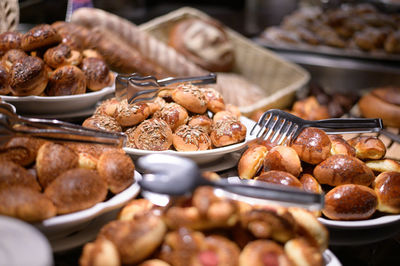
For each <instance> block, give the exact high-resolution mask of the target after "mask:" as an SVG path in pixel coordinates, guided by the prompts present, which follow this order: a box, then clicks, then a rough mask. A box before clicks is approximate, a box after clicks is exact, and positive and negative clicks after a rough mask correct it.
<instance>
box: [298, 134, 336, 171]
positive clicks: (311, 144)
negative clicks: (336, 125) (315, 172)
mask: <svg viewBox="0 0 400 266" xmlns="http://www.w3.org/2000/svg"><path fill="white" fill-rule="evenodd" d="M291 147H292V148H293V149H295V151H296V152H297V154H298V155H299V157H300V159H301V160H302V161H304V162H306V163H310V164H319V163H320V162H322V161H323V160H325V159H326V158H328V157H329V155H330V150H331V141H330V139H329V137H328V135H327V134H326V133H325V132H324V131H322V130H321V129H318V128H311V127H309V128H305V129H304V130H303V131H302V132H301V133H300V134H299V136H298V137H297V138H296V139H295V140H294V141H293V143H292V145H291Z"/></svg>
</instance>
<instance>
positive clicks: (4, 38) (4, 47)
mask: <svg viewBox="0 0 400 266" xmlns="http://www.w3.org/2000/svg"><path fill="white" fill-rule="evenodd" d="M21 39H22V33H20V32H17V31H7V32H3V33H2V34H0V56H2V55H3V54H4V53H5V52H7V51H8V50H11V49H19V48H21Z"/></svg>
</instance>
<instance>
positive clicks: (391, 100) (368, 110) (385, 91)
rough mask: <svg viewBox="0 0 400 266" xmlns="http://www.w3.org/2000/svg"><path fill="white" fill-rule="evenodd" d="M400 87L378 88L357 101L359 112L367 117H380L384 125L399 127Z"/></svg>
mask: <svg viewBox="0 0 400 266" xmlns="http://www.w3.org/2000/svg"><path fill="white" fill-rule="evenodd" d="M399 95H400V88H394V87H388V88H379V89H376V90H373V91H372V92H370V93H368V94H366V95H365V96H363V97H362V98H361V99H360V100H359V101H358V106H359V108H360V111H361V114H362V116H364V117H368V118H381V119H382V121H383V124H384V125H385V126H391V127H397V128H400V119H399V117H400V100H399V98H400V96H399Z"/></svg>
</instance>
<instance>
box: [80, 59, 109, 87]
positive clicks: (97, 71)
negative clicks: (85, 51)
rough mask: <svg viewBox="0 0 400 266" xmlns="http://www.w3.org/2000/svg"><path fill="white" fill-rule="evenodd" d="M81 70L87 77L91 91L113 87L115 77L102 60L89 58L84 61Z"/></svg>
mask: <svg viewBox="0 0 400 266" xmlns="http://www.w3.org/2000/svg"><path fill="white" fill-rule="evenodd" d="M81 69H82V71H83V73H85V75H86V81H87V82H86V83H87V87H88V88H89V90H92V91H98V90H101V89H103V88H104V87H107V86H111V83H112V82H113V76H112V73H111V72H110V70H109V69H108V66H107V64H106V62H104V60H103V59H101V58H95V57H88V58H85V59H83V61H82V65H81Z"/></svg>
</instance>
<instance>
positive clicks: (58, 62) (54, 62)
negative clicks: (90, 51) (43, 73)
mask: <svg viewBox="0 0 400 266" xmlns="http://www.w3.org/2000/svg"><path fill="white" fill-rule="evenodd" d="M43 59H44V61H45V62H46V64H47V65H49V66H50V67H52V68H58V67H60V66H64V65H74V66H77V65H79V64H80V63H81V61H82V55H81V53H80V52H79V51H76V50H72V49H71V47H70V46H68V45H66V44H64V43H61V44H59V45H57V46H55V47H52V48H50V49H47V51H46V52H45V53H44V56H43Z"/></svg>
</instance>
